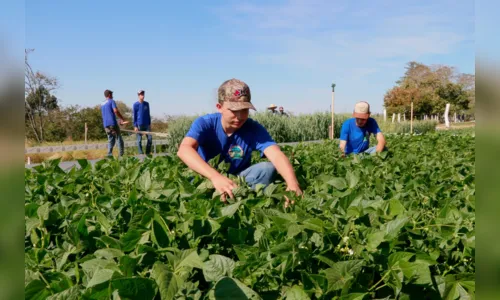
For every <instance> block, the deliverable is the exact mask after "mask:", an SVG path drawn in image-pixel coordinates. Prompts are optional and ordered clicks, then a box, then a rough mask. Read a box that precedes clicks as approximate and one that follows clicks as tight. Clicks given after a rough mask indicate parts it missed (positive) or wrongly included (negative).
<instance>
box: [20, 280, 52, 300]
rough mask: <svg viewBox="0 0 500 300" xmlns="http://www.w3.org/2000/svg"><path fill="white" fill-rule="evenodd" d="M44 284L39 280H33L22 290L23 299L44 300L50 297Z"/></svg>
mask: <svg viewBox="0 0 500 300" xmlns="http://www.w3.org/2000/svg"><path fill="white" fill-rule="evenodd" d="M50 294H51V293H50V290H48V289H47V286H46V285H45V283H44V282H43V281H41V280H38V279H36V280H33V281H31V282H30V283H29V284H28V285H27V286H26V287H25V288H24V299H27V300H28V299H30V300H45V299H47V297H48V296H49V295H50Z"/></svg>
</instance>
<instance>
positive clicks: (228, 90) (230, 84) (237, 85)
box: [218, 78, 256, 110]
mask: <svg viewBox="0 0 500 300" xmlns="http://www.w3.org/2000/svg"><path fill="white" fill-rule="evenodd" d="M251 98H252V95H251V94H250V88H249V87H248V85H247V84H246V83H244V82H243V81H241V80H239V79H235V78H233V79H229V80H226V81H224V82H223V83H222V84H221V86H220V87H219V91H218V100H219V103H221V102H226V103H227V108H228V109H229V110H242V109H253V110H256V109H255V107H254V106H253V104H252V102H250V100H251Z"/></svg>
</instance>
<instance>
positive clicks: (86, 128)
mask: <svg viewBox="0 0 500 300" xmlns="http://www.w3.org/2000/svg"><path fill="white" fill-rule="evenodd" d="M88 130H89V129H88V127H87V122H85V145H87V132H88Z"/></svg>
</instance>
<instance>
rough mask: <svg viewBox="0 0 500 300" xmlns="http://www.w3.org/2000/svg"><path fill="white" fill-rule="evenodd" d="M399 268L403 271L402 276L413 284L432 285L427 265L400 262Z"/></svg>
mask: <svg viewBox="0 0 500 300" xmlns="http://www.w3.org/2000/svg"><path fill="white" fill-rule="evenodd" d="M399 267H400V268H401V270H402V271H403V274H404V276H405V277H406V278H407V279H409V280H412V282H413V283H415V284H432V279H431V272H430V270H429V265H428V264H426V263H422V262H406V261H400V262H399Z"/></svg>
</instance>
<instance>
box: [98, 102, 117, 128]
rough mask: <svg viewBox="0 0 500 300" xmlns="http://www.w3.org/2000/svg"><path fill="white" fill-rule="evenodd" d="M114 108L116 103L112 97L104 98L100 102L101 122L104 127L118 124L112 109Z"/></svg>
mask: <svg viewBox="0 0 500 300" xmlns="http://www.w3.org/2000/svg"><path fill="white" fill-rule="evenodd" d="M114 108H116V103H115V100H113V99H106V100H104V102H103V103H101V113H102V123H103V125H104V127H108V126H118V122H117V121H116V116H115V112H114V111H113V109H114Z"/></svg>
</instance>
